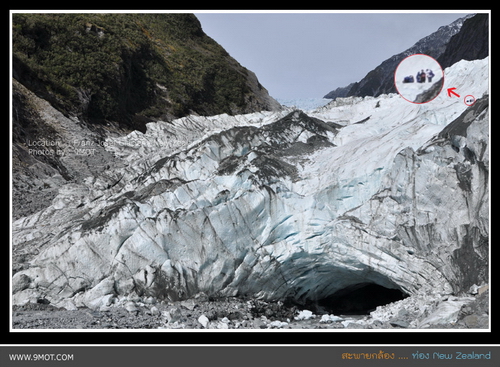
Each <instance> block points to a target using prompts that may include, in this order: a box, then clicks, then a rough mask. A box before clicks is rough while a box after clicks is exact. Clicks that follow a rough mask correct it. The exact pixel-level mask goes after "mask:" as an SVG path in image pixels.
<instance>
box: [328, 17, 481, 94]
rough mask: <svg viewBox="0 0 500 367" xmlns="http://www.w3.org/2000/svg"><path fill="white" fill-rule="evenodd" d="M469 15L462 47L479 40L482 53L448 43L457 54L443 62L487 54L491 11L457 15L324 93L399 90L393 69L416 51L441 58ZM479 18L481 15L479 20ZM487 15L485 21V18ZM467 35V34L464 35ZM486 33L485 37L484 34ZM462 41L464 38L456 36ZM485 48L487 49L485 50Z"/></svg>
mask: <svg viewBox="0 0 500 367" xmlns="http://www.w3.org/2000/svg"><path fill="white" fill-rule="evenodd" d="M469 18H470V23H469V26H467V28H466V29H465V30H464V32H463V34H465V35H466V36H465V38H466V39H467V42H464V43H462V45H464V46H462V48H461V51H464V50H465V49H466V48H467V47H466V46H465V45H466V44H468V45H471V44H473V45H476V46H473V47H471V46H468V49H469V50H471V49H474V48H476V47H478V46H477V44H480V45H481V46H480V47H479V48H481V49H482V50H483V51H482V52H483V53H482V54H481V55H479V54H477V55H474V56H473V55H472V54H470V55H466V54H464V53H463V52H460V51H458V50H457V47H456V45H457V43H453V44H452V45H450V47H449V51H448V52H450V50H454V51H453V52H455V55H454V56H455V57H454V59H453V61H452V62H451V63H449V62H446V61H447V59H443V60H442V61H443V62H444V63H443V64H442V67H443V68H446V67H448V66H451V65H452V64H453V63H455V62H457V61H460V60H461V59H465V60H475V59H482V58H484V57H486V56H487V52H488V15H487V14H477V15H473V14H471V15H468V16H466V17H463V18H460V19H457V20H456V21H454V22H452V23H450V24H449V25H447V26H442V27H440V28H439V29H438V30H437V31H436V32H434V33H432V34H430V35H429V36H427V37H424V38H423V39H421V40H420V41H418V42H417V43H415V45H413V46H412V47H410V48H409V49H408V50H405V51H404V52H401V53H399V54H397V55H394V56H392V57H390V58H389V59H387V60H385V61H384V62H382V63H381V64H380V65H379V66H377V67H376V68H375V69H373V70H372V71H370V72H369V73H368V74H367V75H366V76H365V77H364V78H363V79H361V80H360V81H358V82H355V83H351V84H349V85H348V86H346V87H339V88H337V89H335V90H333V91H331V92H329V93H327V94H326V95H325V97H324V98H330V99H336V98H339V97H351V96H356V97H366V96H373V97H377V96H379V95H381V94H387V93H397V91H396V89H395V87H394V70H396V68H397V66H398V64H399V63H400V62H401V61H402V60H403V59H404V58H406V57H407V56H409V55H413V54H420V53H421V54H426V55H429V56H431V57H433V58H435V59H438V58H439V57H440V56H441V55H442V54H443V53H444V52H445V51H446V48H447V45H448V43H449V42H450V41H451V38H452V37H453V36H455V35H456V34H457V33H459V32H460V30H461V28H462V25H463V24H465V23H466V22H467V20H469ZM478 19H481V20H480V21H478ZM484 19H486V23H485V21H484ZM471 25H472V27H473V28H474V25H476V26H480V28H479V29H474V31H473V32H471V28H470V26H471ZM461 37H464V36H461ZM485 37H486V38H485ZM456 40H458V41H459V42H461V40H459V39H456ZM485 42H486V47H484V46H483V45H484V43H485ZM484 51H486V53H484Z"/></svg>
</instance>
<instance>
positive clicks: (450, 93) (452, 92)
mask: <svg viewBox="0 0 500 367" xmlns="http://www.w3.org/2000/svg"><path fill="white" fill-rule="evenodd" d="M455 89H457V88H448V97H451V95H452V94H454V95H456V96H457V97H460V94H458V93H455V92H454V90H455Z"/></svg>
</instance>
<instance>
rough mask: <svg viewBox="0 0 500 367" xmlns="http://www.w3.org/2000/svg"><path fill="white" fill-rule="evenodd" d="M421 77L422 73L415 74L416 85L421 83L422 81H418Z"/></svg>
mask: <svg viewBox="0 0 500 367" xmlns="http://www.w3.org/2000/svg"><path fill="white" fill-rule="evenodd" d="M421 75H422V73H421V72H420V71H419V72H418V73H417V83H421V82H422V81H421V80H420V76H421Z"/></svg>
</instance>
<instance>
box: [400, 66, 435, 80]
mask: <svg viewBox="0 0 500 367" xmlns="http://www.w3.org/2000/svg"><path fill="white" fill-rule="evenodd" d="M425 78H427V81H428V82H429V83H432V78H434V73H433V72H432V70H431V69H427V70H425V71H424V69H422V70H420V71H419V72H418V73H417V83H425ZM414 81H415V79H414V78H413V75H409V76H405V77H404V79H403V83H413V82H414Z"/></svg>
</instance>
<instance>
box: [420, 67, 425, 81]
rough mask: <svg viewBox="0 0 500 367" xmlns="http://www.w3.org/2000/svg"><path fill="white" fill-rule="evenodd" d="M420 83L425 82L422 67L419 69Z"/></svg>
mask: <svg viewBox="0 0 500 367" xmlns="http://www.w3.org/2000/svg"><path fill="white" fill-rule="evenodd" d="M420 83H425V72H424V69H422V70H421V71H420Z"/></svg>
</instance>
